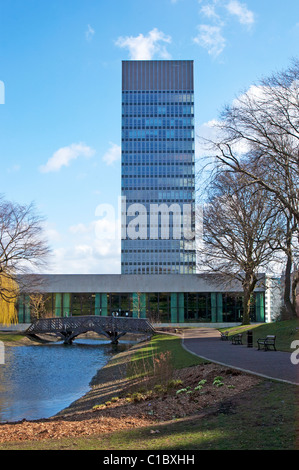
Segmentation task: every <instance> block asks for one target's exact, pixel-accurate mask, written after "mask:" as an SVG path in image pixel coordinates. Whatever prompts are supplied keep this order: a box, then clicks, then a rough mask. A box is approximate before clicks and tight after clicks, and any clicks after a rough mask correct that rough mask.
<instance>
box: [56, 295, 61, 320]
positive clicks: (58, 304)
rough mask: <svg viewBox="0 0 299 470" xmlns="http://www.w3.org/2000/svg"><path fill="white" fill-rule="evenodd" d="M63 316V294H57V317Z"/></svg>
mask: <svg viewBox="0 0 299 470" xmlns="http://www.w3.org/2000/svg"><path fill="white" fill-rule="evenodd" d="M61 316H62V315H61V294H55V317H61Z"/></svg>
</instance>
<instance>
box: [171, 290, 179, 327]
mask: <svg viewBox="0 0 299 470" xmlns="http://www.w3.org/2000/svg"><path fill="white" fill-rule="evenodd" d="M170 321H171V323H177V322H178V296H177V293H176V292H171V294H170Z"/></svg>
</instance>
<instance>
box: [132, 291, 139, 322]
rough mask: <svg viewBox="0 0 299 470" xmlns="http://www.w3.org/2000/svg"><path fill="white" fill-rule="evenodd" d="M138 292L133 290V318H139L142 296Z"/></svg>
mask: <svg viewBox="0 0 299 470" xmlns="http://www.w3.org/2000/svg"><path fill="white" fill-rule="evenodd" d="M139 295H140V294H138V293H137V292H133V308H132V310H133V318H138V313H139V302H140V298H139Z"/></svg>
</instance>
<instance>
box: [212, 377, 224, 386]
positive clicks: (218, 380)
mask: <svg viewBox="0 0 299 470" xmlns="http://www.w3.org/2000/svg"><path fill="white" fill-rule="evenodd" d="M213 385H215V387H222V386H223V385H224V383H223V377H221V376H218V377H215V378H214V381H213Z"/></svg>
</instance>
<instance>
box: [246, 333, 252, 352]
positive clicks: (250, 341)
mask: <svg viewBox="0 0 299 470" xmlns="http://www.w3.org/2000/svg"><path fill="white" fill-rule="evenodd" d="M252 343H253V338H252V331H251V330H249V331H247V347H248V348H252Z"/></svg>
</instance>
